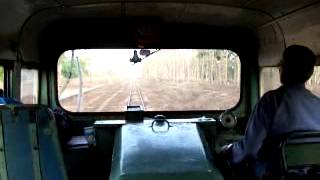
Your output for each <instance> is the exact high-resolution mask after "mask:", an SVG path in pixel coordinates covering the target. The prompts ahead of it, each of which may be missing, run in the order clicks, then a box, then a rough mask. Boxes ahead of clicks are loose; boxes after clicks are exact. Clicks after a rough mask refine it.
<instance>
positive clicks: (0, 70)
mask: <svg viewBox="0 0 320 180" xmlns="http://www.w3.org/2000/svg"><path fill="white" fill-rule="evenodd" d="M3 88H4V68H3V66H0V89H2V90H4V89H3Z"/></svg>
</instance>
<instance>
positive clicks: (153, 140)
mask: <svg viewBox="0 0 320 180" xmlns="http://www.w3.org/2000/svg"><path fill="white" fill-rule="evenodd" d="M138 179H139V180H143V179H152V180H170V179H183V180H187V179H199V180H200V179H203V180H206V179H208V180H209V179H210V180H212V179H215V180H221V179H223V177H222V175H221V173H220V172H219V171H218V170H217V169H216V168H215V167H214V165H213V164H212V162H211V161H210V160H209V159H208V156H207V152H206V149H205V148H204V145H203V139H201V136H200V134H199V129H198V127H197V124H195V123H171V127H170V128H169V130H168V131H160V132H157V131H155V130H154V129H153V128H152V127H151V122H148V121H145V122H144V123H135V124H126V125H123V126H122V127H121V128H120V129H119V131H118V132H117V134H116V138H115V147H114V154H113V162H112V170H111V175H110V180H138Z"/></svg>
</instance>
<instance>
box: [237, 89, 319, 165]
mask: <svg viewBox="0 0 320 180" xmlns="http://www.w3.org/2000/svg"><path fill="white" fill-rule="evenodd" d="M304 130H320V98H318V97H317V96H316V95H314V94H312V93H311V92H310V91H309V90H307V89H306V88H305V86H304V85H301V84H300V85H288V86H281V87H280V88H278V89H276V90H273V91H269V92H268V93H266V94H265V95H263V97H262V98H261V99H260V101H259V102H258V103H257V105H256V106H255V108H254V110H253V112H252V114H251V116H250V119H249V121H248V124H247V128H246V132H245V135H244V138H243V139H242V140H241V141H239V142H237V143H235V144H233V148H232V155H233V159H232V160H233V162H234V163H239V162H240V161H242V160H243V159H244V158H246V157H251V158H254V159H256V158H257V153H258V151H259V150H260V148H261V147H262V144H263V141H264V140H265V139H266V137H279V136H280V135H282V134H285V133H289V132H292V131H304Z"/></svg>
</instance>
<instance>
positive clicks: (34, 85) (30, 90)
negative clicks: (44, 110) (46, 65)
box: [21, 69, 39, 104]
mask: <svg viewBox="0 0 320 180" xmlns="http://www.w3.org/2000/svg"><path fill="white" fill-rule="evenodd" d="M38 82H39V81H38V70H36V69H22V70H21V101H22V102H23V103H25V104H37V103H38Z"/></svg>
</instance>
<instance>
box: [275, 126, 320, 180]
mask: <svg viewBox="0 0 320 180" xmlns="http://www.w3.org/2000/svg"><path fill="white" fill-rule="evenodd" d="M280 150H281V151H280V157H281V158H280V164H281V169H282V174H283V176H288V175H289V176H290V174H291V175H292V174H296V175H299V176H301V177H303V176H305V177H307V176H308V177H309V176H313V177H315V176H317V177H318V173H319V172H320V171H319V170H320V168H319V167H320V132H314V131H309V132H295V133H292V134H290V135H289V136H287V137H286V138H285V139H284V140H283V141H282V142H281V144H280ZM319 177H320V176H319ZM319 177H318V178H319Z"/></svg>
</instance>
